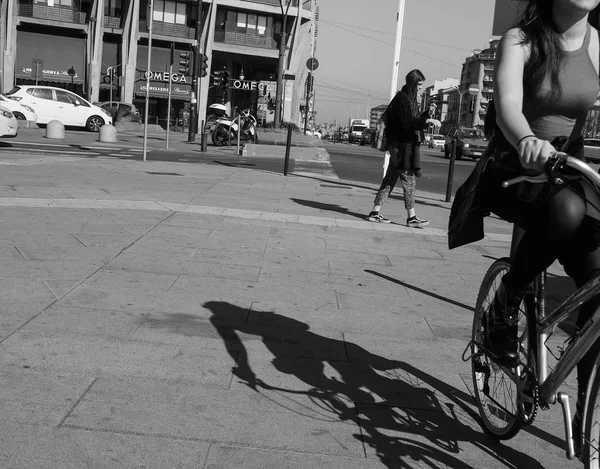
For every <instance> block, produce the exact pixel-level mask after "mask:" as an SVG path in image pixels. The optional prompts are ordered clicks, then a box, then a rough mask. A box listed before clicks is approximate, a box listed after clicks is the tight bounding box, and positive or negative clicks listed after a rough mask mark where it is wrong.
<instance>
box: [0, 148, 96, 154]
mask: <svg viewBox="0 0 600 469" xmlns="http://www.w3.org/2000/svg"><path fill="white" fill-rule="evenodd" d="M0 150H2V151H4V152H6V151H9V150H10V151H13V152H14V151H19V150H21V149H20V148H14V147H12V148H11V147H0ZM22 151H23V152H27V153H57V154H59V155H97V154H98V153H96V152H93V151H70V150H48V149H43V148H27V149H25V148H24V149H22Z"/></svg>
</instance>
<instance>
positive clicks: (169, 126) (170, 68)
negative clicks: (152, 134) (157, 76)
mask: <svg viewBox="0 0 600 469" xmlns="http://www.w3.org/2000/svg"><path fill="white" fill-rule="evenodd" d="M172 77H173V44H171V64H170V65H169V95H168V97H167V137H166V141H165V150H168V149H169V131H170V129H171V86H172V84H173V78H172Z"/></svg>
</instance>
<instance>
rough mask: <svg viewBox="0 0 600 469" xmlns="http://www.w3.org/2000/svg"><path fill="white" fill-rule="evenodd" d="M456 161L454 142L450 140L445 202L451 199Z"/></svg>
mask: <svg viewBox="0 0 600 469" xmlns="http://www.w3.org/2000/svg"><path fill="white" fill-rule="evenodd" d="M455 161H456V140H452V151H451V152H450V165H449V166H448V184H447V186H446V202H450V199H452V180H453V179H454V162H455Z"/></svg>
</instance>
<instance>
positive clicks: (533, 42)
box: [516, 0, 600, 99]
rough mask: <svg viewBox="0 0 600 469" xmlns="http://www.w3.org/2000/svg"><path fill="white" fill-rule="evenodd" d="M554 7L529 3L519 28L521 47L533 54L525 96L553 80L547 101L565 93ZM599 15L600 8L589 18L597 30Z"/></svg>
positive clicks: (536, 0) (539, 0)
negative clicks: (559, 74)
mask: <svg viewBox="0 0 600 469" xmlns="http://www.w3.org/2000/svg"><path fill="white" fill-rule="evenodd" d="M553 3H554V2H553V1H552V0H550V1H549V0H528V2H527V7H526V8H525V11H524V12H523V14H522V15H521V17H520V18H519V21H518V23H517V25H516V26H517V27H518V28H520V29H521V31H522V32H523V39H522V41H521V44H524V45H528V46H529V48H530V50H531V53H530V57H529V60H528V61H527V63H526V64H525V69H524V73H523V77H524V78H523V91H524V93H525V94H533V93H535V91H536V90H538V89H539V88H540V86H541V85H542V83H543V82H544V80H545V79H546V77H549V78H550V92H549V95H548V96H547V98H549V99H558V98H560V95H561V91H562V90H561V87H560V83H559V81H558V72H559V70H560V64H561V59H562V57H563V54H562V48H561V47H560V35H559V33H558V31H556V28H555V26H554V22H553V21H552V6H553ZM599 14H600V7H596V8H595V9H594V10H593V11H592V12H591V13H590V16H589V22H590V23H591V24H593V25H594V26H596V27H597V25H598V17H599Z"/></svg>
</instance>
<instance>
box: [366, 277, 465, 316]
mask: <svg viewBox="0 0 600 469" xmlns="http://www.w3.org/2000/svg"><path fill="white" fill-rule="evenodd" d="M365 272H366V273H368V274H373V275H376V276H377V277H381V278H383V279H385V280H389V281H390V282H393V283H395V284H397V285H402V286H403V287H406V288H408V289H410V290H414V291H416V292H419V293H423V294H424V295H427V296H430V297H432V298H435V299H436V300H440V301H444V302H446V303H450V304H451V305H454V306H459V307H461V308H464V309H467V310H469V311H475V308H473V306H469V305H467V304H464V303H461V302H460V301H456V300H453V299H451V298H448V297H445V296H442V295H438V294H437V293H433V292H430V291H429V290H425V289H424V288H420V287H417V286H415V285H411V284H410V283H407V282H403V281H402V280H398V279H397V278H394V277H390V276H389V275H385V274H382V273H380V272H375V271H374V270H371V269H365Z"/></svg>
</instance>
